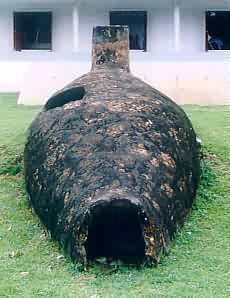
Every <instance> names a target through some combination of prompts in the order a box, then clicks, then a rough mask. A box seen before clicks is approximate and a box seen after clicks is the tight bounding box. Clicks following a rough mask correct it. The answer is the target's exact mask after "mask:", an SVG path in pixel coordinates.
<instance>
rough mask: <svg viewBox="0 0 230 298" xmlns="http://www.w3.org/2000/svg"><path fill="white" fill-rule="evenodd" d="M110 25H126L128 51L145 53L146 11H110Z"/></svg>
mask: <svg viewBox="0 0 230 298" xmlns="http://www.w3.org/2000/svg"><path fill="white" fill-rule="evenodd" d="M110 25H128V26H129V44H130V50H143V51H146V25H147V13H146V11H112V12H110Z"/></svg>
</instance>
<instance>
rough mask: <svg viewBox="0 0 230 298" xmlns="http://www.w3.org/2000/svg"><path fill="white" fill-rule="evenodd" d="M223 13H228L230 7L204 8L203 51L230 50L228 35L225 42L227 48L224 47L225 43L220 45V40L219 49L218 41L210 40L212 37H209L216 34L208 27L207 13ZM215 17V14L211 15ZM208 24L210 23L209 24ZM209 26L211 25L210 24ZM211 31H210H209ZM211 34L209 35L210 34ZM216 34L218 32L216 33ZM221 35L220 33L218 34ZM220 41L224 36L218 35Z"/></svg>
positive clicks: (229, 12)
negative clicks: (219, 47)
mask: <svg viewBox="0 0 230 298" xmlns="http://www.w3.org/2000/svg"><path fill="white" fill-rule="evenodd" d="M211 13H214V14H217V15H218V14H221V13H222V14H224V13H228V14H229V15H230V9H206V10H205V12H204V23H205V51H206V52H215V51H218V52H226V51H230V37H229V41H228V42H227V44H228V46H227V47H228V48H227V49H226V48H224V47H225V45H221V42H220V46H221V47H223V48H221V49H218V42H215V41H212V39H210V37H213V38H215V37H218V36H216V34H215V32H212V30H210V28H208V17H209V18H210V16H208V14H211ZM213 17H215V16H213ZM209 26H210V25H209ZM210 27H211V26H210ZM228 28H230V27H228ZM210 31H211V32H210ZM215 31H216V30H215ZM217 31H218V30H217ZM210 34H211V35H210ZM217 35H218V34H217ZM219 35H221V34H219ZM226 35H227V34H226ZM229 36H230V29H229ZM220 38H221V40H222V42H223V43H224V38H223V36H220Z"/></svg>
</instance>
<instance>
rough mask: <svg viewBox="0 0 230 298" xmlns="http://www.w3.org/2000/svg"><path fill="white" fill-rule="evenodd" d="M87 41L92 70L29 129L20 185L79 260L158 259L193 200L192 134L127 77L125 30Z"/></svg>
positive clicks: (167, 104)
mask: <svg viewBox="0 0 230 298" xmlns="http://www.w3.org/2000/svg"><path fill="white" fill-rule="evenodd" d="M98 34H99V35H98ZM101 36H102V37H101ZM101 40H102V41H103V40H104V43H103V42H102V43H101ZM108 41H109V42H108ZM93 42H94V48H93V63H92V65H93V67H92V71H91V72H89V73H88V74H86V75H83V76H82V77H80V78H79V79H77V80H75V81H74V82H73V83H71V84H70V85H68V86H67V87H65V88H64V89H63V90H61V91H60V92H58V93H56V94H55V95H54V96H53V97H51V98H50V100H49V101H48V102H47V104H46V105H45V107H44V109H43V111H42V112H41V113H40V114H39V115H38V116H37V118H36V119H35V120H34V122H33V123H32V125H31V127H30V130H29V135H28V139H27V142H26V146H25V154H24V159H25V179H26V189H27V191H28V194H29V198H30V202H31V203H32V205H33V207H34V209H35V211H36V213H37V214H38V215H39V217H40V218H41V220H42V222H43V223H44V225H45V226H46V228H47V229H48V230H49V231H50V232H51V235H52V237H53V238H55V239H57V240H58V241H59V243H60V244H61V245H63V246H64V247H65V249H66V251H67V252H68V253H69V254H70V256H71V258H72V259H73V260H76V261H77V262H79V264H82V265H86V263H87V260H89V259H90V257H92V256H94V257H95V256H97V254H102V253H106V251H107V254H108V255H106V256H118V257H119V256H122V255H129V254H130V255H131V254H132V255H133V256H135V255H138V256H143V257H144V259H145V260H147V261H148V263H153V262H158V261H159V259H160V256H161V255H162V254H163V253H164V252H166V251H167V250H168V248H169V245H170V242H171V240H172V239H173V237H174V235H175V232H176V231H177V230H178V229H179V228H180V227H181V226H182V225H183V223H184V220H185V217H186V215H187V214H188V212H189V210H190V209H191V207H192V203H193V200H194V198H195V193H196V189H197V185H198V180H199V148H198V146H197V143H196V135H195V133H194V130H193V128H192V125H191V123H190V121H189V120H188V118H187V116H186V115H185V113H184V112H183V110H182V109H181V108H180V107H178V106H177V105H176V104H175V103H174V102H172V101H171V100H170V99H169V98H167V97H166V96H165V95H163V94H161V93H160V92H159V91H157V90H155V89H153V88H152V87H151V86H149V85H147V84H146V83H144V82H143V81H141V80H139V79H137V78H135V77H134V76H132V75H131V74H130V73H129V65H128V28H126V27H116V26H115V27H96V29H95V30H94V39H93ZM126 217H127V218H126ZM112 221H114V222H112ZM95 226H96V227H97V228H95V229H94V227H95ZM116 226H117V228H116ZM110 230H111V233H110ZM135 230H138V233H137V234H135ZM105 235H106V236H105ZM137 235H139V236H137ZM100 242H103V243H102V244H100ZM107 242H108V247H109V246H112V248H108V247H107V248H106V245H107ZM118 244H119V245H120V246H118ZM100 245H101V246H100ZM97 248H98V249H99V250H98V251H97ZM142 248H143V251H142ZM119 251H120V252H119Z"/></svg>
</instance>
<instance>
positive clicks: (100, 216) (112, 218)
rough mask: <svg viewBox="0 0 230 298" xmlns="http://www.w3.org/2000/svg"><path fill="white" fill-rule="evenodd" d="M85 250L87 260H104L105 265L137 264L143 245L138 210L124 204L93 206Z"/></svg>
mask: <svg viewBox="0 0 230 298" xmlns="http://www.w3.org/2000/svg"><path fill="white" fill-rule="evenodd" d="M85 248H86V253H87V258H88V260H95V259H97V258H100V257H105V258H106V259H107V260H108V261H113V260H121V261H123V262H124V263H137V262H141V261H142V260H143V258H144V256H145V242H144V238H143V233H142V224H141V219H140V212H139V208H138V207H137V206H136V205H134V204H132V203H130V202H129V201H127V200H114V201H112V202H110V203H104V202H103V203H101V204H98V205H97V206H95V207H94V208H93V209H91V219H90V223H89V227H88V238H87V241H86V244H85Z"/></svg>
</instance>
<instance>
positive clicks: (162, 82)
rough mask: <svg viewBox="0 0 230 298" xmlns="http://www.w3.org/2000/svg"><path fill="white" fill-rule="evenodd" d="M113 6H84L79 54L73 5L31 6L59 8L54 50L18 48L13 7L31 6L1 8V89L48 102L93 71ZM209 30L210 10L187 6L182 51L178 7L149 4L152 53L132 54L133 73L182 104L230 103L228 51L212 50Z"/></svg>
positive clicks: (29, 99)
mask: <svg viewBox="0 0 230 298" xmlns="http://www.w3.org/2000/svg"><path fill="white" fill-rule="evenodd" d="M110 7H111V6H109V5H107V6H106V5H104V6H101V7H100V8H99V7H98V8H95V7H92V5H90V6H89V5H88V6H87V5H83V6H82V7H81V8H80V11H79V17H80V22H79V28H80V31H79V49H78V51H77V52H74V51H73V20H72V5H71V4H66V5H63V4H51V5H48V4H46V5H44V4H43V5H42V6H41V4H39V3H38V4H36V5H31V6H30V9H29V10H39V11H40V10H49V11H50V10H51V11H53V51H52V52H50V51H22V52H15V51H14V50H13V11H14V10H21V11H25V10H28V7H27V8H26V9H25V7H24V6H22V5H17V6H14V7H11V8H9V7H8V8H6V7H5V6H3V7H0V36H1V41H0V92H20V97H19V102H20V103H24V104H42V103H44V102H45V101H46V100H47V98H48V97H49V96H50V95H52V94H53V93H54V92H55V91H57V90H59V89H60V88H62V87H63V86H64V85H65V84H67V83H69V82H70V81H72V80H73V79H75V78H76V77H78V76H79V75H81V74H83V73H85V72H87V71H89V70H90V59H91V46H92V29H93V26H96V25H107V24H109V10H110ZM113 7H114V9H119V7H117V6H113ZM133 8H134V9H135V7H133ZM136 8H137V9H139V8H138V6H136ZM204 30H205V28H204V10H203V9H200V8H193V9H191V8H182V9H181V38H180V40H181V43H180V46H181V51H180V52H179V53H178V54H176V53H175V52H174V40H173V9H172V7H170V6H167V7H165V8H163V7H161V8H159V7H149V9H148V24H147V52H140V51H131V52H130V62H131V70H132V72H133V74H135V75H137V76H139V77H140V78H142V79H143V80H145V81H146V82H148V83H150V84H151V85H153V86H154V87H155V88H158V89H159V90H161V91H162V92H164V93H166V94H167V95H169V96H170V97H172V98H173V99H174V100H175V101H177V102H178V103H196V104H223V103H227V102H228V98H227V93H228V92H227V63H226V61H227V53H226V52H222V53H220V52H218V53H217V52H215V53H210V52H209V53H206V52H205V51H204V40H205V32H204Z"/></svg>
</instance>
